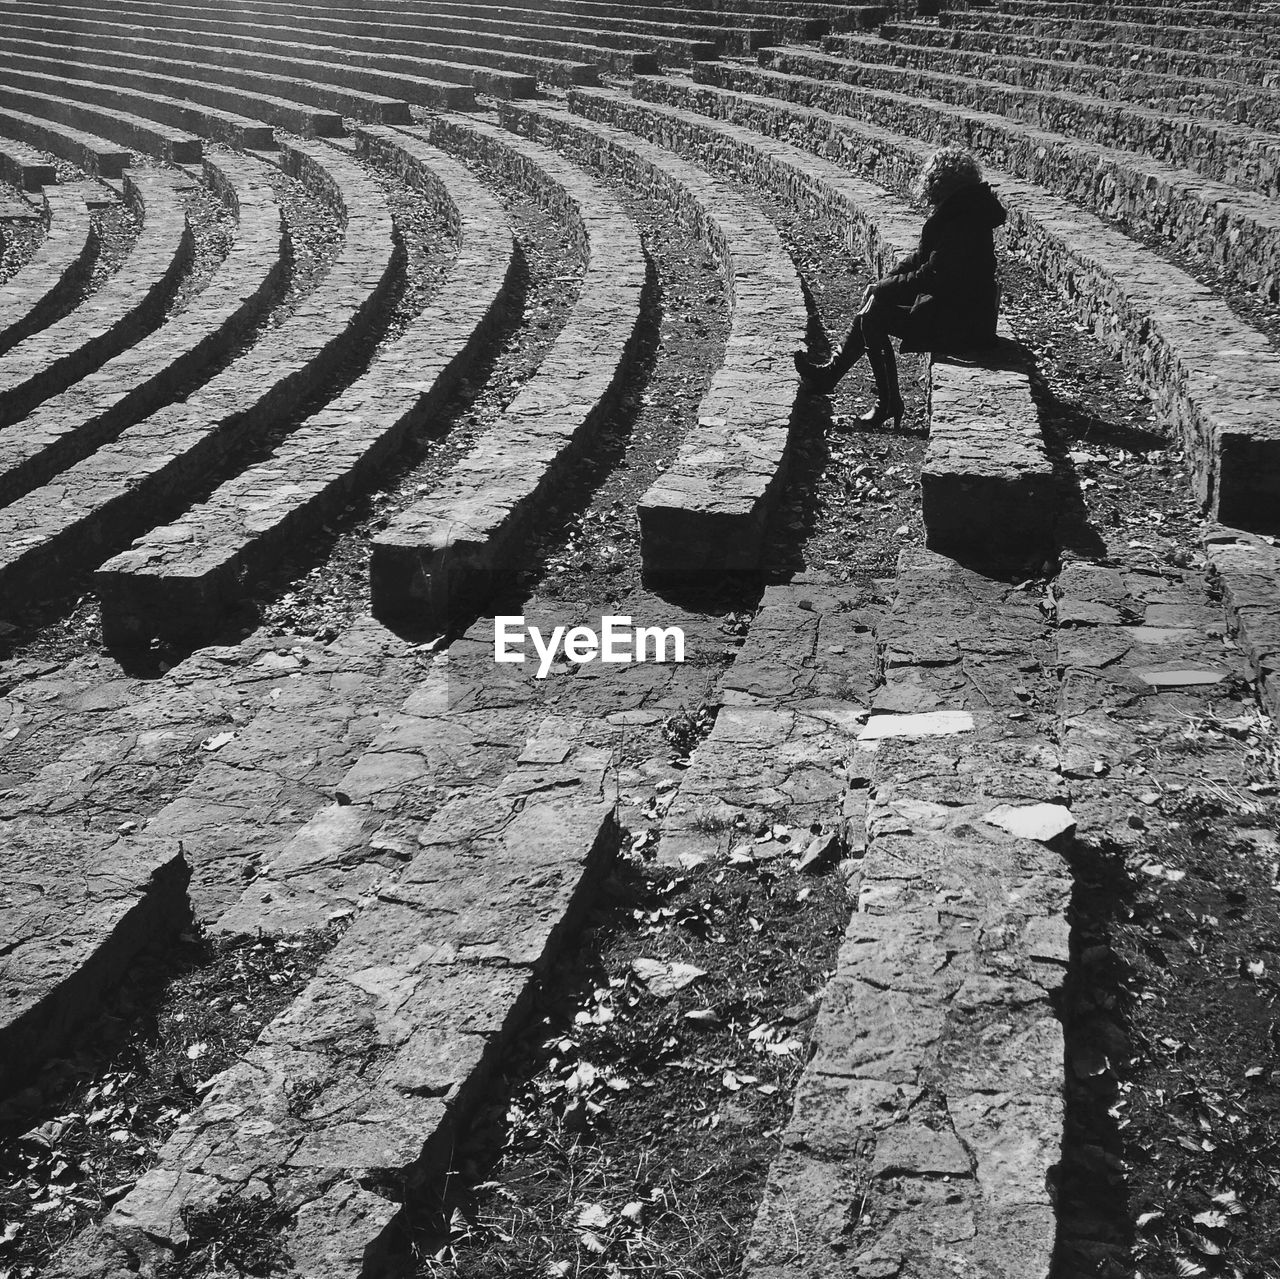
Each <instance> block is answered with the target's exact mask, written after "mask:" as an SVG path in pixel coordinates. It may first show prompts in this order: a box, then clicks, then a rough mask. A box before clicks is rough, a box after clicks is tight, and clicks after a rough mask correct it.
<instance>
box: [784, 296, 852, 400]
mask: <svg viewBox="0 0 1280 1279" xmlns="http://www.w3.org/2000/svg"><path fill="white" fill-rule="evenodd" d="M861 320H862V317H861V316H860V315H855V316H854V317H853V324H852V326H851V327H850V329H849V332H848V333H847V334H846V335H845V339H844V341H843V342H842V343H841V344H840V345H839V346H838V347H836V349H835V350H834V351H832V352H831V358H830V359H829V360H827V361H826V362H825V363H823V364H818V363H817V362H816V361H815V360H813V359H811V358H810V357H809V355H807V354H806V353H805V352H804V351H797V352H796V353H795V357H794V358H795V362H796V372H797V373H799V374H800V376H801V377H802V378H803V379H804V381H805V385H806V386H807V387H808V388H809V390H811V391H816V392H817V393H818V394H819V395H830V394H831V392H832V391H834V390H835V389H836V383H837V382H839V381H840V379H841V378H842V377H844V375H845V374H846V373H848V371H849V370H850V369H851V368H853V366H854V365H855V364H857V362H858V361H859V360H860V359H862V353H863V352H864V351H865V350H866V349H867V344H866V342H865V341H864V340H863V337H862V324H861Z"/></svg>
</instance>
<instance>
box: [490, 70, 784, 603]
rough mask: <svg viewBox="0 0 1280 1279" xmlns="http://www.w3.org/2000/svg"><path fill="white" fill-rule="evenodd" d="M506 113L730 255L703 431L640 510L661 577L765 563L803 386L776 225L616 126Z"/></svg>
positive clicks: (648, 568)
mask: <svg viewBox="0 0 1280 1279" xmlns="http://www.w3.org/2000/svg"><path fill="white" fill-rule="evenodd" d="M582 92H587V91H584V90H575V91H574V93H575V94H578V93H582ZM500 118H501V119H502V121H503V123H504V124H505V125H506V126H507V127H509V128H513V129H517V130H519V131H521V132H524V133H526V134H527V135H529V136H532V137H534V138H536V139H538V140H547V141H552V142H554V143H555V144H556V145H558V146H561V147H564V148H565V149H567V150H568V152H569V154H570V155H572V156H573V157H574V158H575V159H578V160H580V161H581V162H583V163H586V164H588V165H589V166H590V167H593V168H597V169H599V170H601V171H604V172H611V173H613V172H621V173H623V174H625V175H627V177H628V178H629V179H630V180H631V181H633V182H643V184H644V185H645V186H647V187H649V188H651V189H653V190H654V191H655V192H657V193H659V194H660V195H661V197H662V198H663V199H664V201H666V202H667V203H669V204H670V205H671V206H672V207H673V208H674V209H675V210H677V211H678V212H679V213H680V215H681V216H682V217H684V218H686V219H688V220H689V222H690V223H691V224H692V225H693V226H695V227H696V228H697V229H698V231H699V234H700V235H701V236H702V237H703V238H704V239H705V240H706V241H707V243H708V244H709V245H710V246H711V248H712V250H713V251H714V252H715V253H716V255H717V256H718V257H719V258H720V259H721V260H722V261H723V262H724V263H725V270H726V273H727V275H728V278H729V282H730V298H731V303H730V305H731V313H730V325H729V337H728V341H727V343H726V347H725V359H724V363H723V364H722V365H721V367H720V368H719V369H718V370H717V372H716V374H715V376H714V377H713V378H712V382H711V386H710V388H709V389H708V391H707V393H706V395H705V396H704V397H703V400H702V402H701V404H700V405H699V406H698V426H697V429H696V431H694V432H692V433H691V434H690V435H689V436H688V437H687V438H686V439H685V441H684V443H683V444H682V445H681V448H680V452H679V454H678V456H677V457H676V460H675V462H674V464H673V465H672V466H671V467H670V468H669V469H668V470H667V471H666V472H665V474H664V475H663V476H661V477H660V478H659V480H658V481H657V482H656V483H655V484H654V485H653V487H652V488H650V489H649V491H648V492H647V493H646V494H645V495H644V496H643V497H642V498H641V500H640V504H639V507H638V511H637V514H638V516H639V521H640V539H641V549H642V554H643V556H644V569H645V574H646V576H648V577H650V578H651V579H653V580H661V579H664V578H667V579H670V578H673V577H676V578H678V577H693V578H696V577H700V576H701V577H705V576H708V575H712V574H717V573H724V572H726V571H747V572H753V571H755V570H757V569H758V567H759V564H760V556H761V553H762V549H763V541H764V529H765V523H766V521H767V519H768V514H769V511H770V510H771V508H772V505H773V503H774V501H775V500H776V498H777V494H778V492H779V490H780V489H781V486H782V484H783V482H784V480H785V477H786V469H787V461H788V456H789V449H790V421H791V414H792V409H793V406H794V400H795V396H796V392H797V390H798V384H797V379H796V375H795V371H794V368H793V367H792V363H791V352H792V351H793V350H794V349H795V348H796V347H797V346H798V345H799V343H800V341H801V338H802V336H803V333H804V325H805V312H804V301H803V297H802V294H801V291H800V281H799V277H798V276H797V275H796V273H795V268H794V267H793V266H792V265H791V263H790V260H789V258H788V257H787V254H786V252H785V250H784V249H783V248H782V245H781V242H780V240H779V239H778V235H777V232H776V231H775V230H774V228H773V227H772V225H771V224H770V223H769V222H768V220H767V219H766V218H764V216H763V215H762V214H760V213H759V212H757V211H756V210H755V209H754V208H752V207H751V206H750V205H749V204H747V203H746V202H745V201H744V200H742V199H741V198H740V197H738V196H737V195H735V194H734V193H733V192H731V191H729V190H728V189H727V188H725V187H723V186H722V185H721V184H719V183H717V182H715V181H714V180H712V179H709V178H707V177H706V176H705V175H704V174H703V173H702V172H700V171H699V170H698V169H697V168H695V167H694V166H692V165H689V164H688V163H686V162H685V161H683V160H679V159H677V158H676V157H674V156H671V155H669V154H667V153H665V152H664V151H662V150H661V149H659V148H656V147H654V146H652V145H651V144H649V143H646V142H642V141H637V140H635V139H634V138H630V137H628V136H627V135H625V134H621V133H619V132H617V131H615V130H614V129H612V128H611V127H610V126H607V125H605V126H602V125H586V124H584V122H582V121H579V120H575V119H573V118H572V117H570V116H569V115H567V114H566V113H562V112H553V111H551V110H550V109H537V110H535V109H531V108H517V107H516V106H515V104H508V105H507V106H505V107H504V109H503V111H502V112H501V113H500Z"/></svg>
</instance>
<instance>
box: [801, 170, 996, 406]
mask: <svg viewBox="0 0 1280 1279" xmlns="http://www.w3.org/2000/svg"><path fill="white" fill-rule="evenodd" d="M914 191H915V193H916V194H917V196H923V198H924V199H925V200H927V201H928V202H929V204H930V205H931V206H932V207H933V212H932V213H931V214H930V216H929V219H928V221H926V222H925V224H924V230H923V231H922V232H921V234H920V247H919V248H918V249H916V251H915V252H914V253H912V254H910V255H909V256H907V257H905V258H903V259H902V261H901V262H899V263H898V265H897V266H896V267H894V268H893V270H892V271H891V272H890V273H889V274H888V275H887V276H885V278H884V279H883V280H877V281H876V282H875V283H874V284H871V285H868V286H867V290H866V292H865V293H864V294H863V295H862V309H861V310H860V311H859V312H858V314H857V315H856V316H854V319H853V324H852V326H851V327H850V329H849V332H848V334H847V336H846V337H845V340H844V341H843V342H842V343H841V345H840V346H839V347H838V348H837V349H836V350H835V351H834V352H832V355H831V358H830V359H829V360H828V361H827V362H826V363H825V364H817V363H815V362H814V361H813V360H812V359H810V358H809V356H808V355H806V354H805V353H804V352H802V351H797V352H796V356H795V360H796V368H797V369H798V370H799V371H800V375H801V377H803V378H804V380H805V382H806V383H807V384H808V386H809V387H810V388H811V389H812V390H814V391H817V392H819V393H820V394H823V395H825V394H828V393H829V392H831V391H833V390H834V389H835V385H836V383H837V382H839V380H840V379H841V378H842V377H843V376H844V375H845V374H846V373H847V372H848V371H849V370H850V369H851V368H852V367H853V366H854V365H855V364H856V363H857V362H858V361H859V360H860V359H861V358H862V354H863V352H864V351H865V352H866V356H867V361H868V363H869V364H870V365H871V371H872V373H873V374H874V375H875V379H876V405H875V407H874V408H873V409H872V410H871V411H870V412H869V413H864V414H863V415H862V417H861V418H860V419H859V421H861V422H862V423H864V424H865V425H867V426H879V425H881V424H882V423H883V422H886V421H888V420H889V419H890V418H892V419H893V424H894V426H895V427H897V426H899V425H901V423H902V395H901V392H900V391H899V390H898V368H897V364H896V362H895V360H894V355H893V346H892V344H891V343H890V342H889V335H890V334H893V335H894V336H895V337H899V338H901V339H902V349H903V350H904V351H963V350H969V349H971V348H973V347H980V346H994V345H995V341H996V315H997V313H998V310H999V303H1000V296H999V288H998V286H997V283H996V255H995V246H994V243H993V238H992V233H993V232H994V231H995V229H996V227H998V226H1001V225H1002V224H1003V222H1004V220H1005V211H1004V209H1003V207H1002V206H1001V204H1000V201H999V200H997V199H996V197H995V195H994V194H993V193H992V191H991V188H990V187H989V186H988V185H987V184H986V183H985V182H983V180H982V173H981V171H980V170H979V168H978V163H977V161H976V160H975V159H974V158H973V156H972V155H970V154H969V152H968V151H965V150H963V149H962V148H960V147H956V146H949V147H943V148H942V150H941V151H938V152H936V153H935V154H934V155H933V156H931V157H930V159H929V162H928V163H927V164H926V165H925V167H924V170H923V172H922V173H921V174H920V176H919V178H917V179H916V183H915V187H914Z"/></svg>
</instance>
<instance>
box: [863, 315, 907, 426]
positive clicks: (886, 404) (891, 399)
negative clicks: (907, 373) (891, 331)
mask: <svg viewBox="0 0 1280 1279" xmlns="http://www.w3.org/2000/svg"><path fill="white" fill-rule="evenodd" d="M867 363H868V364H870V365H871V372H872V373H873V374H874V375H875V379H876V402H875V407H874V408H872V409H870V410H868V411H867V412H866V413H864V414H863V415H862V416H861V417H860V418H859V419H858V421H859V422H861V423H862V425H863V426H871V427H875V426H882V425H883V424H884V423H885V422H887V421H888V420H889V419H890V418H892V419H893V427H894V430H897V429H898V428H899V427H900V426H901V425H902V414H903V411H904V409H905V405H904V404H903V403H902V392H901V391H900V390H899V389H898V361H897V359H896V358H895V357H894V354H893V344H892V343H891V342H890V341H889V339H888V338H885V339H884V341H883V343H882V344H876V345H873V346H870V347H868V348H867Z"/></svg>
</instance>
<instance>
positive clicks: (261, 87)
mask: <svg viewBox="0 0 1280 1279" xmlns="http://www.w3.org/2000/svg"><path fill="white" fill-rule="evenodd" d="M24 18H26V20H24V26H23V31H24V33H26V35H28V36H32V37H36V38H40V40H41V41H42V42H46V44H51V45H55V46H59V47H60V46H64V45H65V46H67V47H69V49H72V50H76V49H77V47H81V46H82V45H88V47H91V50H92V51H93V52H95V54H96V52H101V54H104V55H105V54H110V55H111V56H113V58H115V56H119V55H120V54H125V55H138V56H145V58H146V59H147V61H148V65H151V67H152V68H156V69H160V68H164V67H173V68H175V69H182V70H183V73H184V74H187V76H191V77H192V78H196V79H209V78H210V77H214V78H215V79H218V81H220V82H223V83H225V84H229V86H233V87H236V88H239V90H242V91H244V92H250V93H255V95H256V96H259V97H261V96H262V95H268V96H269V97H271V99H273V100H275V101H283V102H285V104H287V111H288V113H289V114H292V115H294V118H297V113H298V111H303V114H305V111H306V109H305V108H303V105H302V104H307V105H308V106H310V109H312V110H315V109H319V110H320V111H323V113H325V114H328V115H335V117H337V118H338V120H339V122H340V119H342V117H343V115H349V117H353V118H355V119H357V120H370V122H374V123H387V124H403V123H408V122H410V120H411V119H412V115H411V114H410V109H408V104H407V102H406V101H404V100H403V97H390V96H384V95H381V93H371V92H367V91H362V90H360V88H352V87H349V86H340V84H335V83H328V82H325V81H324V79H323V78H317V79H307V78H306V76H289V74H284V73H282V70H280V69H279V68H266V69H253V68H246V61H247V59H244V58H243V55H241V54H238V52H237V51H236V50H234V49H216V47H209V46H201V47H200V49H198V50H192V49H191V47H189V46H184V45H182V44H177V42H173V41H168V40H161V38H143V37H142V36H140V35H137V33H136V32H134V28H133V27H131V26H129V24H128V23H111V22H84V20H82V19H78V18H74V17H69V15H65V14H61V13H52V14H50V13H49V12H46V10H38V12H32V13H31V14H29V15H24ZM197 52H198V61H195V60H193V55H195V54H197ZM316 70H319V72H320V73H321V77H323V68H316ZM457 92H458V93H461V95H463V96H465V95H466V90H465V88H463V87H461V86H460V87H457ZM275 95H279V97H276V96H275ZM264 115H265V113H264ZM278 123H279V127H280V128H289V124H288V117H285V118H284V119H279V120H278ZM298 132H300V133H302V134H303V136H306V137H310V136H311V131H307V129H305V128H303V129H300V131H298ZM314 132H315V136H333V134H334V132H335V131H333V129H332V128H325V129H316V131H314Z"/></svg>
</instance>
